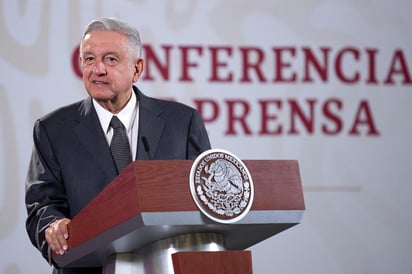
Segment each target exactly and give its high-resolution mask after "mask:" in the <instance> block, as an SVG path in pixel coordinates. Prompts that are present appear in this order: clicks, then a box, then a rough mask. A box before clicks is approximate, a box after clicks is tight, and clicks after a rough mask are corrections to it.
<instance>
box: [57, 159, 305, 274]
mask: <svg viewBox="0 0 412 274" xmlns="http://www.w3.org/2000/svg"><path fill="white" fill-rule="evenodd" d="M243 163H244V164H245V165H246V166H247V168H248V170H249V172H250V174H251V176H252V178H253V184H254V201H253V204H252V206H251V208H250V211H249V212H248V213H247V215H246V216H245V217H244V218H242V219H241V220H240V221H238V222H236V223H232V224H222V223H217V222H215V221H212V220H210V219H209V218H207V217H206V216H205V215H203V214H202V213H201V212H200V211H199V210H198V208H197V207H196V204H195V202H194V201H193V199H192V196H191V193H190V188H189V172H190V169H191V166H192V164H193V161H192V160H150V161H139V160H138V161H135V162H133V163H131V164H130V165H129V166H128V167H127V168H126V169H125V170H124V171H123V172H122V173H121V174H119V175H118V176H117V177H116V178H115V179H114V180H113V181H112V182H111V183H110V184H109V185H108V186H107V187H106V188H105V189H103V190H102V191H101V192H100V193H99V194H98V195H97V196H96V197H95V198H94V199H93V200H92V201H91V202H90V203H89V204H88V205H87V206H86V207H85V208H83V210H81V211H80V212H79V213H78V214H77V215H76V216H75V217H74V218H73V219H72V221H71V223H70V224H69V234H70V238H69V239H68V245H69V250H68V251H67V252H66V253H65V254H64V255H54V257H53V259H54V261H55V262H56V263H57V264H58V265H59V266H60V267H95V266H103V267H104V273H106V274H109V273H116V274H118V273H122V274H123V273H142V274H158V273H162V274H163V273H175V274H186V273H192V274H193V273H198V274H201V273H236V274H241V273H245V274H246V273H252V262H251V255H250V252H249V251H245V249H246V248H248V247H251V246H252V245H254V244H256V243H259V242H261V241H263V240H265V239H267V238H269V237H271V236H273V235H275V234H277V233H279V232H282V231H284V230H286V229H288V228H290V227H292V226H294V225H296V224H298V223H300V222H301V220H302V218H303V213H304V210H305V205H304V198H303V191H302V185H301V179H300V173H299V166H298V162H297V161H295V160H243ZM196 262H199V263H196ZM194 267H196V268H197V269H193V268H194ZM119 269H123V270H121V271H120V270H119ZM230 269H231V270H230ZM235 269H237V270H235ZM232 270H233V272H231V271H232Z"/></svg>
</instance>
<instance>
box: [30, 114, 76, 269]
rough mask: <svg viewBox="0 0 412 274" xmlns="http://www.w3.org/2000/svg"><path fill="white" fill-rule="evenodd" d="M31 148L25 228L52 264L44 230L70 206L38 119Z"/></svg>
mask: <svg viewBox="0 0 412 274" xmlns="http://www.w3.org/2000/svg"><path fill="white" fill-rule="evenodd" d="M33 141H34V147H33V151H32V155H31V159H30V164H29V168H28V173H27V177H26V193H25V202H26V209H27V214H28V215H27V219H26V230H27V233H28V235H29V238H30V240H31V242H32V244H33V245H34V246H35V247H36V248H37V249H39V250H40V252H41V253H42V255H43V257H44V258H45V259H46V260H47V261H48V262H49V263H51V256H50V250H49V246H48V244H47V241H46V239H45V230H46V229H47V228H48V226H49V225H50V224H51V223H52V222H54V221H55V220H56V219H61V218H63V217H67V216H68V212H69V207H68V204H67V199H66V194H65V189H64V185H63V182H62V180H61V176H60V168H59V164H58V162H57V160H56V158H55V157H54V152H53V147H52V144H51V142H50V140H49V138H48V135H47V131H46V129H45V128H44V127H43V126H42V122H41V121H40V120H38V121H36V123H35V125H34V130H33Z"/></svg>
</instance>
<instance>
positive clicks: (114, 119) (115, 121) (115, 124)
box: [110, 115, 124, 129]
mask: <svg viewBox="0 0 412 274" xmlns="http://www.w3.org/2000/svg"><path fill="white" fill-rule="evenodd" d="M110 126H111V127H112V128H113V129H118V128H124V125H123V124H122V122H120V120H119V118H117V116H114V115H113V117H112V120H111V121H110Z"/></svg>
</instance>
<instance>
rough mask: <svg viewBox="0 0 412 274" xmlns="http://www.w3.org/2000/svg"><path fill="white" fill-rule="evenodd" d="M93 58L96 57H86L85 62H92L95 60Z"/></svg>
mask: <svg viewBox="0 0 412 274" xmlns="http://www.w3.org/2000/svg"><path fill="white" fill-rule="evenodd" d="M93 60H94V58H93V57H92V56H88V57H86V58H84V63H86V64H90V63H92V62H93Z"/></svg>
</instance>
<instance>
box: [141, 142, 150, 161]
mask: <svg viewBox="0 0 412 274" xmlns="http://www.w3.org/2000/svg"><path fill="white" fill-rule="evenodd" d="M142 142H143V147H144V150H145V151H146V153H147V156H148V157H149V160H152V157H150V147H149V142H148V141H147V138H146V136H142Z"/></svg>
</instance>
